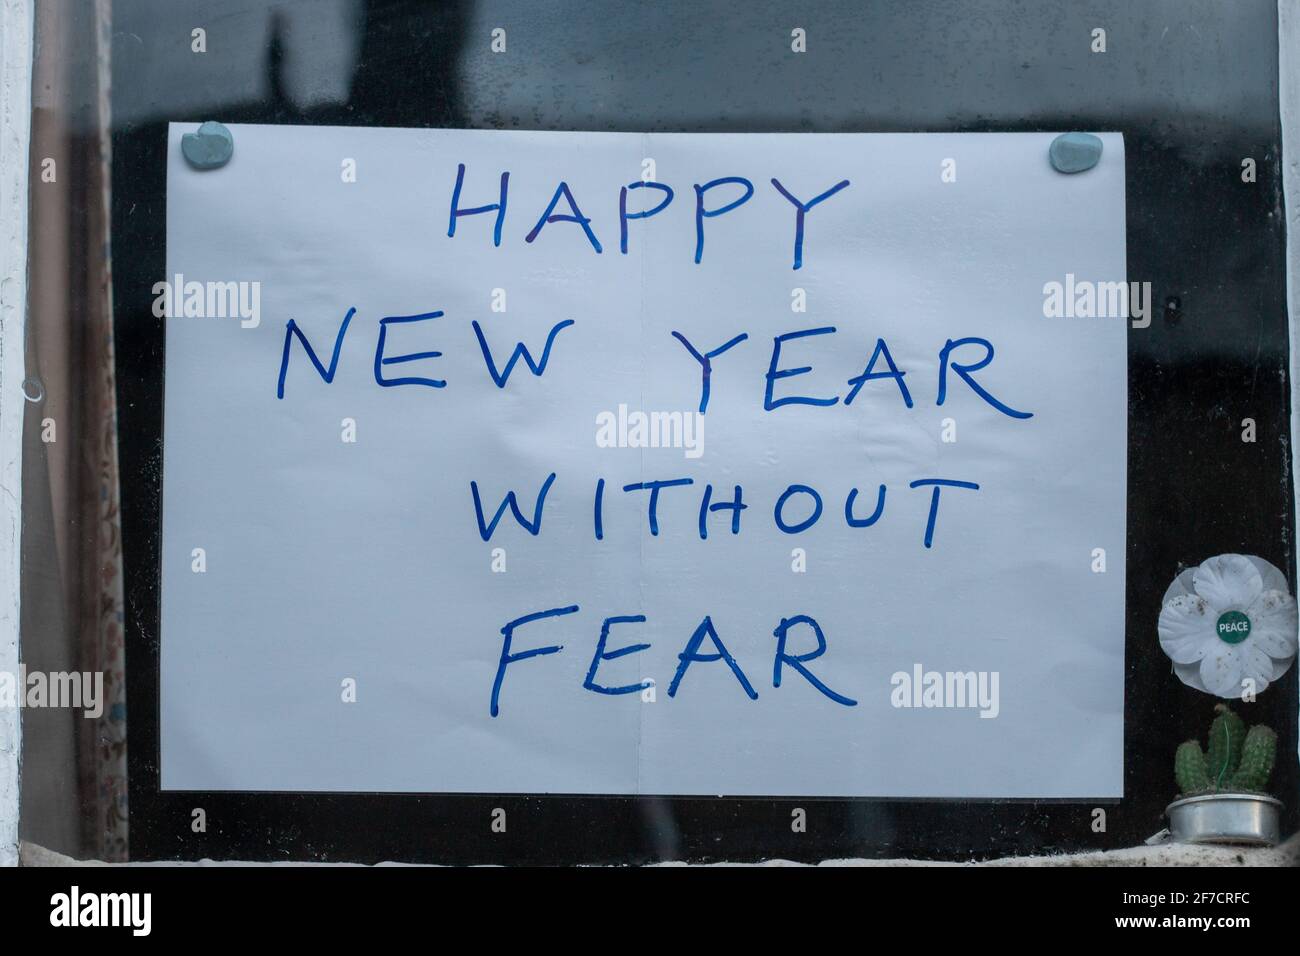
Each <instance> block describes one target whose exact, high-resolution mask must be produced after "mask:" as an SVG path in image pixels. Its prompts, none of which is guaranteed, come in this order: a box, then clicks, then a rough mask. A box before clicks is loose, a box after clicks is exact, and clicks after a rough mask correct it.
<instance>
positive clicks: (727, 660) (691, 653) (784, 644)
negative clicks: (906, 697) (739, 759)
mask: <svg viewBox="0 0 1300 956" xmlns="http://www.w3.org/2000/svg"><path fill="white" fill-rule="evenodd" d="M578 610H579V608H578V605H576V604H571V605H569V606H567V607H554V608H550V609H549V610H545V611H537V612H535V613H533V614H525V615H524V616H523V617H517V618H515V619H514V620H513V621H510V622H509V623H508V624H506V626H505V627H503V628H501V636H502V641H501V657H500V658H499V659H498V661H497V672H496V678H495V679H494V680H493V681H492V702H491V705H490V707H489V711H490V713H491V714H492V716H493V717H497V716H499V715H500V713H501V688H502V685H503V684H504V683H505V678H506V669H507V668H508V667H509V666H510V665H512V664H519V663H521V662H523V661H526V660H530V659H532V658H534V657H546V656H548V655H551V654H558V653H560V652H561V651H563V650H564V645H563V644H547V645H541V646H536V647H530V648H528V649H527V650H522V651H516V650H515V649H514V648H515V632H516V631H517V630H518V629H519V628H521V627H523V626H524V625H527V624H537V623H538V622H540V621H545V620H548V619H550V618H558V617H565V616H567V615H570V614H577V613H578ZM645 623H646V617H645V615H644V614H624V615H617V616H614V617H607V618H605V620H604V621H602V622H601V625H600V636H599V637H598V638H597V639H596V649H595V653H593V654H592V656H591V665H590V666H589V667H588V668H587V676H586V679H585V680H584V681H583V682H582V686H583V688H584V689H586V690H589V691H591V692H592V693H594V694H607V695H609V696H614V697H617V696H621V695H624V694H639V693H641V692H642V691H645V690H648V689H649V688H651V687H654V686H655V682H654V681H653V680H649V679H646V680H641V681H638V682H637V683H635V684H622V685H618V686H613V687H611V686H607V685H605V684H602V683H600V682H599V680H598V678H599V676H600V675H599V671H600V665H601V664H603V663H604V662H606V661H613V660H618V659H619V658H622V657H626V656H628V655H629V654H639V653H640V652H642V651H645V650H648V649H649V648H650V647H651V645H650V644H622V645H621V646H618V647H616V648H614V649H613V650H611V649H610V634H611V632H612V630H613V629H614V627H615V626H617V627H619V628H620V631H622V629H624V628H627V627H630V626H632V625H638V624H645ZM796 628H798V629H800V632H799V633H798V634H797V635H793V636H792V634H791V632H792V631H795V629H796ZM803 629H806V633H805V632H804V631H803ZM809 633H810V634H811V636H812V639H813V640H814V641H815V643H816V646H815V647H814V648H813V649H812V650H810V651H806V652H804V653H802V654H796V653H793V651H792V650H791V648H792V647H793V646H794V644H795V643H796V642H799V641H802V642H803V643H805V644H806V643H807V642H808V634H809ZM772 636H773V637H775V638H776V647H775V653H774V655H773V658H772V686H773V687H774V688H776V687H780V686H781V679H782V677H783V675H784V673H785V671H786V669H787V668H789V669H790V670H792V671H794V672H795V673H797V674H798V675H799V676H800V677H802V678H803V679H804V680H806V681H807V682H808V683H809V684H811V685H812V686H813V687H814V688H816V689H817V691H818V693H820V694H822V695H823V696H825V697H827V698H828V699H830V700H832V701H834V702H835V703H837V704H840V705H841V706H844V707H856V706H857V704H858V702H857V701H856V700H853V699H852V698H851V697H845V696H844V695H843V694H839V693H836V692H835V691H833V690H831V688H830V687H828V686H827V685H826V684H825V683H823V682H822V681H821V679H820V678H818V677H817V675H815V674H814V673H813V672H812V670H810V669H809V668H808V666H807V665H808V663H809V662H810V661H814V660H816V659H817V658H819V657H821V656H822V655H823V654H825V653H826V635H825V634H824V633H823V632H822V629H821V625H819V624H818V623H817V621H816V620H814V619H813V618H811V617H809V616H808V615H807V614H796V615H794V616H793V617H783V618H781V623H780V624H778V625H777V626H776V630H774V631H773V632H772ZM706 642H707V648H706ZM677 661H678V663H677V670H676V672H675V673H674V674H673V679H672V683H670V684H669V685H668V696H669V697H670V698H671V697H676V696H677V693H678V691H680V690H681V687H682V683H683V681H684V680H685V678H686V675H687V672H688V671H689V669H690V668H691V666H692V665H695V664H699V665H705V664H719V663H721V664H724V665H725V666H726V667H727V668H728V669H729V670H730V671H731V674H732V676H733V677H734V678H735V680H736V684H737V685H738V687H739V690H740V691H741V692H743V693H744V694H745V696H746V697H748V698H749V699H750V700H758V691H756V690H755V689H754V685H753V683H752V682H751V681H750V679H749V677H748V676H747V675H746V673H745V671H744V670H743V669H742V668H741V666H740V664H739V662H737V660H736V659H735V657H733V656H732V655H731V652H730V651H728V650H727V645H726V644H725V643H723V640H722V637H721V635H720V634H719V633H718V629H717V628H716V627H715V626H714V624H713V620H712V618H710V617H709V616H708V615H705V617H704V619H703V620H702V621H700V624H699V626H698V627H697V628H696V629H695V631H694V632H693V633H692V634H691V636H690V637H689V638H688V639H687V641H686V644H685V646H684V647H683V648H682V651H681V653H680V654H678V655H677Z"/></svg>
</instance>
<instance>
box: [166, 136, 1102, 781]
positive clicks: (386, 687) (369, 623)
mask: <svg viewBox="0 0 1300 956" xmlns="http://www.w3.org/2000/svg"><path fill="white" fill-rule="evenodd" d="M230 128H231V131H232V132H233V135H234V140H235V151H234V157H233V159H232V160H231V162H230V163H229V164H228V165H227V166H225V167H224V168H221V169H216V170H209V171H198V170H195V169H192V168H191V167H190V166H189V165H188V164H187V163H186V162H185V161H184V159H183V158H182V155H181V148H180V141H181V135H182V133H184V132H186V131H190V130H193V129H194V126H186V127H180V126H173V127H172V128H171V132H170V139H169V143H168V151H169V156H168V182H167V203H168V205H167V264H168V277H167V283H169V284H168V285H162V284H160V285H159V286H158V287H156V288H155V292H156V293H157V294H158V295H159V303H158V306H157V310H158V312H159V313H160V314H167V315H168V316H169V317H168V318H167V319H166V320H165V321H166V407H165V422H166V425H165V435H164V440H165V445H164V495H163V500H164V508H163V534H162V633H161V648H162V650H161V682H162V683H161V698H162V699H161V711H160V715H161V738H162V752H161V767H162V784H163V787H164V788H165V789H199V790H280V791H415V792H467V791H468V792H488V793H491V792H536V793H547V792H553V793H610V794H734V795H827V796H891V797H971V798H981V797H1021V798H1026V797H1044V798H1047V797H1076V798H1085V797H1088V798H1090V797H1116V796H1120V795H1121V794H1122V769H1123V761H1122V742H1123V690H1124V663H1123V651H1124V577H1125V575H1124V552H1125V514H1124V509H1125V483H1126V479H1125V454H1126V410H1127V398H1126V382H1127V371H1126V347H1125V341H1126V330H1127V325H1128V323H1127V321H1126V320H1125V319H1124V318H1123V317H1122V316H1120V317H1112V318H1089V317H1081V316H1080V315H1079V314H1078V313H1080V312H1081V313H1084V314H1086V312H1087V309H1085V308H1082V307H1081V308H1080V309H1078V310H1077V312H1076V314H1075V316H1074V317H1069V318H1058V317H1049V316H1048V315H1047V314H1045V313H1047V312H1050V311H1051V307H1050V303H1049V302H1048V300H1049V299H1051V298H1052V296H1053V295H1054V294H1055V293H1056V292H1060V291H1061V290H1064V293H1063V294H1065V295H1067V296H1068V297H1069V304H1070V305H1071V306H1074V305H1075V304H1076V303H1082V302H1083V301H1084V297H1083V294H1082V293H1081V292H1080V291H1079V290H1082V289H1085V288H1089V287H1090V284H1093V283H1095V284H1097V285H1096V291H1097V294H1098V296H1099V299H1098V300H1097V301H1099V302H1104V300H1105V297H1106V294H1107V293H1106V290H1107V289H1108V288H1111V289H1113V287H1111V286H1106V285H1102V284H1103V283H1123V282H1124V281H1125V278H1126V276H1125V250H1124V146H1123V140H1122V138H1121V137H1120V136H1118V135H1114V134H1106V135H1103V136H1102V139H1103V141H1104V144H1105V151H1104V154H1103V157H1102V160H1101V163H1100V165H1098V166H1097V167H1096V168H1094V169H1092V170H1090V171H1088V172H1085V173H1081V174H1077V175H1063V174H1061V173H1057V172H1055V171H1054V170H1053V169H1052V168H1051V167H1050V166H1049V164H1048V161H1047V152H1048V145H1049V143H1050V142H1051V140H1052V138H1053V137H1052V136H1051V135H1046V134H1042V135H1039V134H979V135H976V134H964V135H919V134H898V135H895V134H890V135H867V134H835V135H802V134H761V135H759V134H754V135H730V134H726V135H723V134H658V133H656V134H644V135H643V134H630V133H627V134H597V133H534V132H486V131H454V130H397V129H344V128H320V127H318V128H305V127H272V126H237V125H236V126H232V127H230ZM507 173H508V176H507V175H506V174H507ZM501 207H503V208H501ZM226 283H231V285H227V284H226ZM1053 283H1058V284H1059V287H1056V286H1053V285H1052V284H1053ZM1120 288H1122V286H1121V287H1120ZM1058 304H1059V303H1058ZM1072 311H1075V310H1073V309H1072ZM521 343H522V345H521ZM511 495H513V496H514V497H513V498H511V497H510V496H511Z"/></svg>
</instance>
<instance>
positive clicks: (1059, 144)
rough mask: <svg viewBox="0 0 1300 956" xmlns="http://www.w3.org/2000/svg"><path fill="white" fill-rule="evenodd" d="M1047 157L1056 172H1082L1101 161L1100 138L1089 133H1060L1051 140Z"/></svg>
mask: <svg viewBox="0 0 1300 956" xmlns="http://www.w3.org/2000/svg"><path fill="white" fill-rule="evenodd" d="M1047 158H1048V159H1050V160H1051V161H1052V168H1053V169H1055V170H1056V171H1057V172H1058V173H1082V172H1085V171H1086V170H1089V169H1092V167H1094V166H1096V165H1097V164H1098V163H1099V162H1101V139H1100V137H1097V136H1093V135H1092V134H1091V133H1062V134H1061V135H1060V136H1058V137H1056V139H1054V140H1052V145H1051V148H1050V149H1048V151H1047Z"/></svg>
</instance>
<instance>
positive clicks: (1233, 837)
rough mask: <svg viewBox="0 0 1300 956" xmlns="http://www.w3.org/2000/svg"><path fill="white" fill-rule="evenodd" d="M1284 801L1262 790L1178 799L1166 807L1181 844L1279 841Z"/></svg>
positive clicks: (1267, 844) (1173, 832)
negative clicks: (1279, 824)
mask: <svg viewBox="0 0 1300 956" xmlns="http://www.w3.org/2000/svg"><path fill="white" fill-rule="evenodd" d="M1281 810H1282V803H1281V801H1279V800H1275V799H1273V798H1272V797H1270V796H1267V795H1265V794H1262V793H1207V794H1202V795H1201V796H1197V797H1184V798H1183V799H1181V800H1175V801H1174V802H1173V803H1171V804H1169V806H1167V807H1166V808H1165V813H1167V814H1168V815H1169V831H1170V834H1171V835H1172V837H1173V839H1174V840H1175V841H1176V842H1178V843H1245V844H1250V845H1253V846H1273V845H1274V844H1276V843H1277V842H1278V837H1279V833H1280V831H1279V827H1278V814H1279V813H1280V811H1281Z"/></svg>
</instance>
